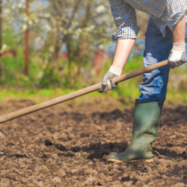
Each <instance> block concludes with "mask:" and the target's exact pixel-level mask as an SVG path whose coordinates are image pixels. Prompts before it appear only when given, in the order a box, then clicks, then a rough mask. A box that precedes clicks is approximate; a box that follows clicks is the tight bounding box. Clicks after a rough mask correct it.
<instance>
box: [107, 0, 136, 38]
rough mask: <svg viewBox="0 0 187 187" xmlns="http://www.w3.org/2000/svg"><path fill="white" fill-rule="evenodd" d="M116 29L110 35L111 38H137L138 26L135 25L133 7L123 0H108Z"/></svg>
mask: <svg viewBox="0 0 187 187" xmlns="http://www.w3.org/2000/svg"><path fill="white" fill-rule="evenodd" d="M109 2H110V5H111V11H112V15H113V18H114V22H115V24H116V26H117V31H116V32H115V33H114V34H113V35H112V39H113V40H117V39H118V38H137V35H138V32H139V27H138V26H137V21H136V13H135V9H134V8H133V7H132V6H130V5H129V4H127V3H125V2H124V1H123V0H109Z"/></svg>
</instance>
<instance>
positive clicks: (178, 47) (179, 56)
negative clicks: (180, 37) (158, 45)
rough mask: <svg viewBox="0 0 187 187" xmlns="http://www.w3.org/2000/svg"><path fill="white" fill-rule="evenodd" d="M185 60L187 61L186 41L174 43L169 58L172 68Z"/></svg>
mask: <svg viewBox="0 0 187 187" xmlns="http://www.w3.org/2000/svg"><path fill="white" fill-rule="evenodd" d="M185 62H187V58H186V49H185V43H183V44H180V43H173V48H172V50H171V53H170V55H169V59H168V64H169V66H170V68H172V69H174V68H175V67H178V66H180V65H182V64H184V63H185Z"/></svg>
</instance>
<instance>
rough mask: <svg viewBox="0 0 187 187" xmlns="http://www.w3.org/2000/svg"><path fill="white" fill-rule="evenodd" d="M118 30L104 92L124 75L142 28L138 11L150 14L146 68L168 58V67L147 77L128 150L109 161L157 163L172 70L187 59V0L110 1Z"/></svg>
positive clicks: (144, 78) (150, 73) (115, 155)
mask: <svg viewBox="0 0 187 187" xmlns="http://www.w3.org/2000/svg"><path fill="white" fill-rule="evenodd" d="M109 2H110V5H111V11H112V14H113V18H114V21H115V24H116V26H117V28H118V29H117V31H116V32H115V33H114V34H113V36H112V37H113V39H114V40H117V44H116V50H115V55H114V59H113V63H112V65H111V67H110V69H109V71H108V72H107V73H106V75H105V76H104V78H103V80H102V86H101V88H100V89H99V91H100V92H106V91H107V90H109V89H113V88H116V86H117V85H116V84H115V83H114V82H113V81H112V79H113V78H114V77H117V76H120V75H121V73H122V70H123V68H124V66H125V64H126V62H127V59H128V57H129V55H130V53H131V50H132V48H133V46H134V44H135V40H136V38H137V35H138V32H139V27H138V26H137V21H136V13H135V9H138V10H140V11H143V12H147V13H149V14H150V19H149V22H148V27H147V31H146V33H145V51H144V66H145V67H146V66H149V65H152V64H155V63H158V62H161V61H163V60H166V59H168V66H165V67H162V68H160V69H156V70H153V71H151V72H148V73H145V74H144V75H143V83H141V84H140V86H139V89H140V92H141V95H140V97H139V98H138V99H137V100H136V102H135V112H134V121H133V132H132V139H131V143H130V145H129V146H128V148H127V149H126V150H125V151H124V152H122V153H120V154H113V155H109V156H108V158H107V160H108V161H112V162H122V161H124V160H125V161H132V162H133V161H138V160H145V161H147V162H152V161H153V151H152V143H153V142H154V140H155V139H156V135H157V131H158V127H159V122H160V117H161V112H162V107H163V104H164V101H165V98H166V92H167V83H168V76H169V72H170V68H175V67H178V66H180V65H182V64H183V63H185V62H186V61H187V60H186V54H185V31H186V13H187V1H186V0H170V1H169V0H166V1H163V0H149V1H145V0H109Z"/></svg>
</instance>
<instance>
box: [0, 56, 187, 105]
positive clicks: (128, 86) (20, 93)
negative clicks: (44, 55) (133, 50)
mask: <svg viewBox="0 0 187 187" xmlns="http://www.w3.org/2000/svg"><path fill="white" fill-rule="evenodd" d="M2 61H3V66H4V68H3V78H2V86H1V94H0V101H3V100H5V99H9V98H13V99H29V100H32V101H34V102H37V103H38V102H43V101H46V100H49V99H52V98H55V97H58V96H62V95H66V94H68V93H71V92H74V91H76V90H79V89H82V88H84V87H87V86H90V84H91V85H92V84H95V83H97V82H99V81H101V80H102V77H103V75H104V74H105V73H106V72H107V71H108V69H109V67H110V65H111V61H112V60H111V61H110V62H108V63H106V64H105V65H104V66H103V69H102V72H101V74H100V75H93V76H92V77H91V78H90V79H89V82H90V80H93V81H91V83H88V82H87V80H86V81H85V80H82V78H79V79H78V78H77V77H76V78H75V79H76V81H77V80H79V81H77V83H76V86H75V88H74V89H71V88H70V86H69V84H68V83H66V82H65V79H63V78H62V77H60V75H56V74H57V73H58V72H57V71H56V70H54V74H55V75H53V73H52V74H51V72H46V74H45V79H44V80H45V82H44V85H47V87H44V88H43V87H40V85H41V84H40V81H41V79H39V78H38V77H37V76H38V73H39V72H41V70H42V63H41V61H40V62H38V59H37V58H33V59H31V62H30V70H29V71H30V75H29V77H26V76H24V74H23V70H24V63H23V58H22V56H21V55H18V57H17V58H11V57H3V59H2ZM60 63H61V65H63V62H60ZM142 67H143V58H142V57H137V58H133V59H130V60H129V61H128V63H127V64H126V67H125V69H124V71H123V73H129V72H132V71H135V70H137V69H140V68H142ZM64 68H65V67H64ZM83 68H85V69H92V68H93V67H91V66H90V65H89V64H88V65H87V66H86V67H83ZM186 71H187V68H186V67H184V68H176V69H174V70H172V71H171V73H170V77H172V76H174V77H175V75H177V76H178V77H180V76H185V75H186ZM53 76H55V79H54V78H53ZM58 79H59V83H57V82H58ZM56 80H57V82H53V81H56ZM141 82H142V76H139V77H136V78H132V79H130V80H126V81H124V82H121V83H119V85H118V88H117V89H115V90H112V91H109V92H108V93H107V94H100V93H99V92H97V91H96V92H93V93H90V94H88V97H89V98H91V99H92V98H108V99H114V100H119V98H121V99H124V100H126V98H128V99H127V100H132V101H133V100H134V99H136V98H137V97H139V95H140V92H139V84H140V83H141ZM82 98H84V96H83V97H81V98H80V99H76V102H77V103H81V102H82ZM129 98H130V99H129ZM167 100H168V101H169V100H170V101H173V102H179V101H182V102H183V103H184V104H185V102H186V101H187V86H186V82H185V81H184V80H183V81H182V82H179V86H178V90H177V91H174V81H173V80H172V79H171V80H170V81H169V84H168V93H167Z"/></svg>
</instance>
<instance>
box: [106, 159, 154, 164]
mask: <svg viewBox="0 0 187 187" xmlns="http://www.w3.org/2000/svg"><path fill="white" fill-rule="evenodd" d="M107 161H108V162H117V163H121V162H123V161H125V160H115V159H107ZM139 161H144V162H149V163H150V162H153V158H151V159H139V160H131V161H129V162H139Z"/></svg>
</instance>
